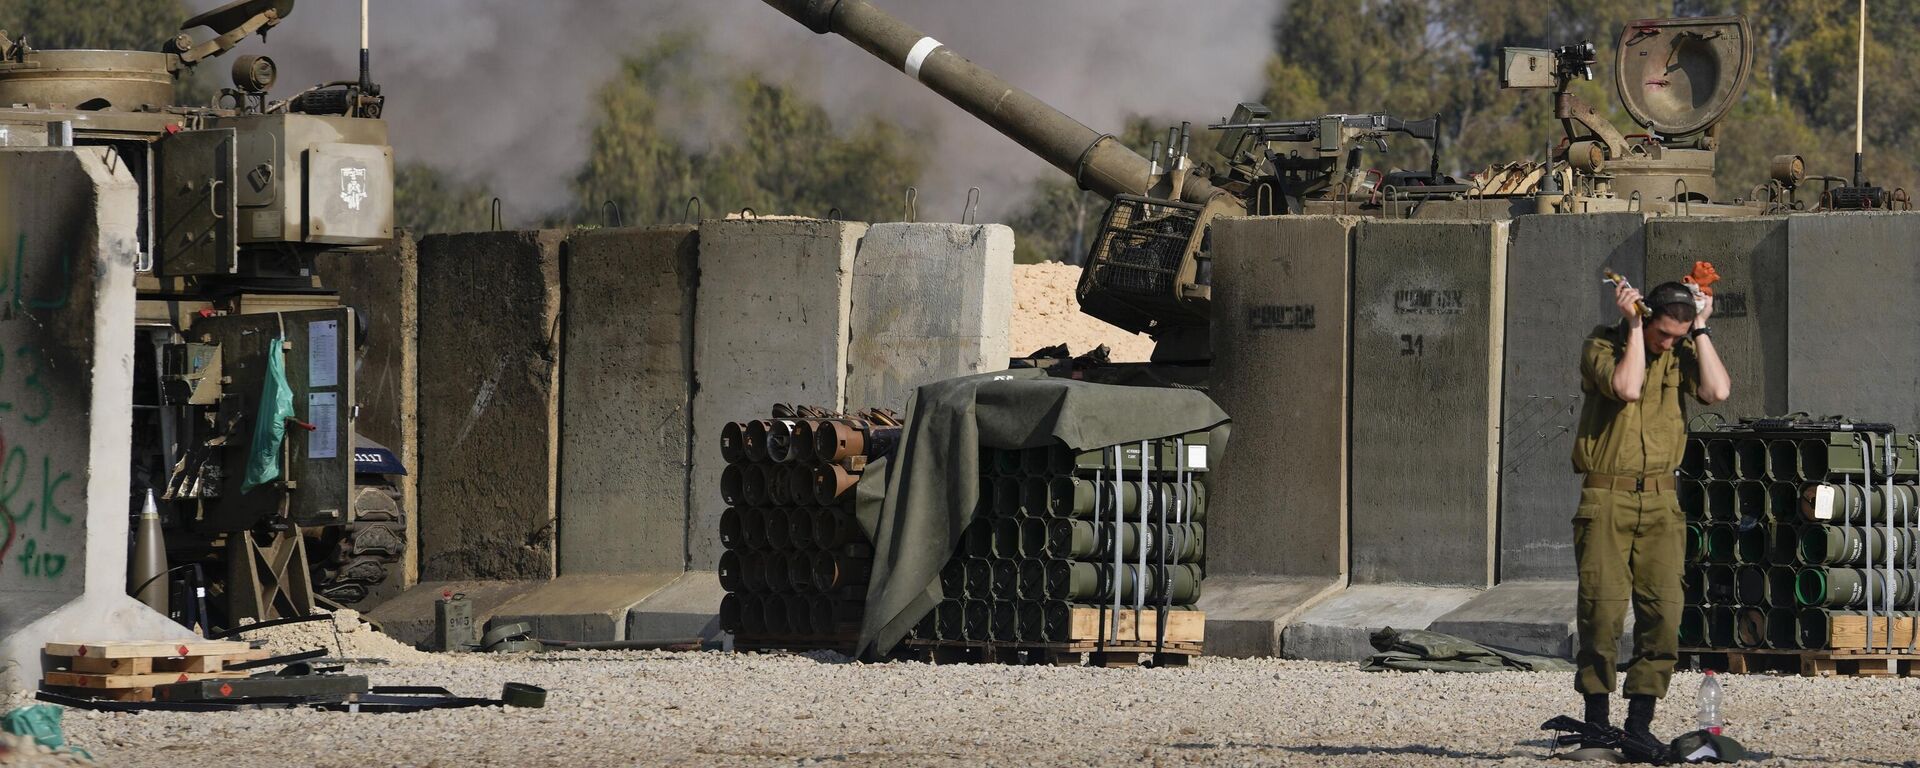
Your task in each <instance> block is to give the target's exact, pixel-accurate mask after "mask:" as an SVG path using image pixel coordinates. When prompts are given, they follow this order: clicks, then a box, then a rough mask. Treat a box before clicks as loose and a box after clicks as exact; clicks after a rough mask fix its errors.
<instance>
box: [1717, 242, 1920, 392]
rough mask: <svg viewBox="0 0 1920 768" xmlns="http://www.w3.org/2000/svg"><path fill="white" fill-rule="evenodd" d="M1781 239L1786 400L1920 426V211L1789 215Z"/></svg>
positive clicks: (1736, 388)
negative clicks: (1919, 300) (1919, 302)
mask: <svg viewBox="0 0 1920 768" xmlns="http://www.w3.org/2000/svg"><path fill="white" fill-rule="evenodd" d="M1787 247H1788V249H1789V252H1790V253H1791V254H1792V258H1790V259H1789V260H1788V262H1787V316H1788V321H1787V322H1788V326H1787V328H1788V330H1787V348H1788V350H1789V353H1790V355H1791V357H1790V362H1789V364H1788V366H1787V403H1788V404H1789V405H1790V406H1791V407H1792V408H1793V410H1796V411H1807V412H1810V413H1812V414H1814V415H1816V416H1823V415H1832V414H1844V415H1847V416H1851V417H1854V418H1858V419H1869V420H1873V421H1890V422H1893V424H1894V425H1895V426H1896V427H1898V428H1900V429H1902V430H1915V429H1920V310H1916V309H1915V302H1916V297H1920V258H1916V253H1920V214H1915V213H1850V214H1818V215H1795V216H1792V217H1789V218H1788V220H1787ZM1739 386H1740V384H1739V382H1738V381H1736V382H1734V388H1735V390H1736V391H1737V390H1738V389H1739Z"/></svg>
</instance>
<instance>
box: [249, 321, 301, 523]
mask: <svg viewBox="0 0 1920 768" xmlns="http://www.w3.org/2000/svg"><path fill="white" fill-rule="evenodd" d="M281 346H282V344H281V340H280V339H278V338H276V339H274V340H273V342H272V343H271V344H269V345H268V346H267V373H266V376H265V378H263V379H261V382H260V410H259V412H258V414H259V415H258V416H257V417H256V418H255V419H254V422H253V441H252V442H251V443H250V444H249V445H248V450H249V451H251V452H250V453H248V454H247V474H246V477H244V478H242V480H241V482H240V492H241V493H247V492H248V491H252V490H253V489H255V488H258V487H260V486H262V485H266V484H267V483H271V482H273V481H274V480H277V479H279V477H280V447H281V445H282V444H283V443H285V442H286V439H287V421H288V420H289V419H292V418H293V389H292V388H291V387H288V386H287V362H286V360H285V359H284V355H283V353H282V352H281Z"/></svg>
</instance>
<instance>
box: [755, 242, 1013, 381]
mask: <svg viewBox="0 0 1920 768" xmlns="http://www.w3.org/2000/svg"><path fill="white" fill-rule="evenodd" d="M849 288H850V290H851V292H852V294H851V295H852V309H851V326H850V329H849V342H850V343H849V346H848V349H847V394H846V405H847V407H849V408H869V407H880V408H892V409H894V410H896V411H900V412H902V413H903V414H904V413H905V411H906V407H907V396H908V395H909V394H912V392H913V390H914V388H915V387H918V386H920V385H922V384H931V383H933V382H936V381H941V380H944V379H951V378H954V377H957V376H967V375H972V374H976V373H985V372H988V371H997V370H1001V369H1003V368H1006V367H1007V357H1008V355H1007V341H1008V339H1007V324H1008V322H1009V320H1010V318H1011V315H1012V313H1013V230H1011V229H1008V228H1007V227H1005V226H1003V225H1000V224H988V225H982V226H974V225H963V224H904V223H894V224H875V225H873V226H872V227H870V228H868V229H867V233H866V236H865V237H863V238H861V240H860V250H859V253H858V255H856V256H855V257H854V261H853V281H852V284H851V286H850V287H849ZM744 415H747V414H742V415H741V416H744ZM722 418H739V416H723V417H722Z"/></svg>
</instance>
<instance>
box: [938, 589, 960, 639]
mask: <svg viewBox="0 0 1920 768" xmlns="http://www.w3.org/2000/svg"><path fill="white" fill-rule="evenodd" d="M934 614H935V618H934V631H935V632H936V633H937V635H936V636H937V637H939V638H940V639H941V640H965V639H966V638H967V634H966V626H967V613H966V603H965V602H963V601H960V600H956V599H952V598H949V599H946V600H942V601H940V606H939V607H937V608H935V609H934Z"/></svg>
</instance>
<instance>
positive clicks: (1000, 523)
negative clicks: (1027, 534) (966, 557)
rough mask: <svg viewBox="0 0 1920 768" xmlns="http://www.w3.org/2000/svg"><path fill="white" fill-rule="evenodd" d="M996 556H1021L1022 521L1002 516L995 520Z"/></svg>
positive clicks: (993, 551)
mask: <svg viewBox="0 0 1920 768" xmlns="http://www.w3.org/2000/svg"><path fill="white" fill-rule="evenodd" d="M992 554H993V556H994V557H1008V558H1011V557H1019V556H1020V521H1018V520H1015V519H1013V518H1011V517H1002V518H1000V519H997V520H994V521H993V550H992Z"/></svg>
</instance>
